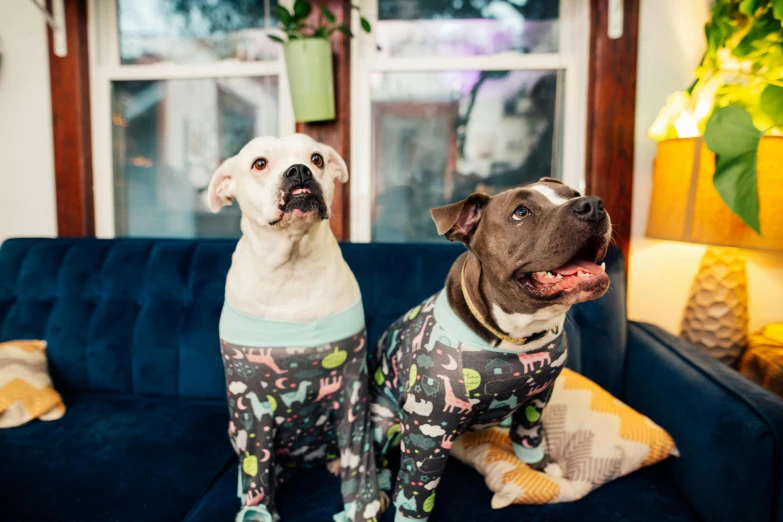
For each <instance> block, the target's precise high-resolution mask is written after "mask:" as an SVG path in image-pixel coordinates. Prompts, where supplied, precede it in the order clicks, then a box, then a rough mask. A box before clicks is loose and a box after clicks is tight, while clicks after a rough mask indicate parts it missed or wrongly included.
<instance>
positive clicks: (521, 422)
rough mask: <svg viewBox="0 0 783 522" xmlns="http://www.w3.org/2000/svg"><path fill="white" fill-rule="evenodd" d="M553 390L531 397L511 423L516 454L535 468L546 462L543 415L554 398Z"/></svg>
mask: <svg viewBox="0 0 783 522" xmlns="http://www.w3.org/2000/svg"><path fill="white" fill-rule="evenodd" d="M553 388H554V387H553V386H549V388H547V389H546V390H544V391H542V392H541V393H539V394H538V395H534V396H533V397H530V398H529V399H528V400H527V401H526V402H525V403H524V404H522V406H520V407H519V408H518V409H517V410H516V411H515V412H514V415H513V417H512V421H511V431H510V436H511V442H512V447H513V448H514V454H515V455H516V456H517V458H518V459H519V460H521V461H522V462H524V463H526V464H530V465H533V466H534V467H537V466H536V465H537V464H540V463H542V462H544V457H545V456H546V455H545V452H544V448H543V446H542V444H541V442H542V441H543V439H544V435H543V426H542V425H541V414H542V412H543V411H544V408H545V407H546V405H547V403H548V402H549V398H550V397H551V396H552V389H553Z"/></svg>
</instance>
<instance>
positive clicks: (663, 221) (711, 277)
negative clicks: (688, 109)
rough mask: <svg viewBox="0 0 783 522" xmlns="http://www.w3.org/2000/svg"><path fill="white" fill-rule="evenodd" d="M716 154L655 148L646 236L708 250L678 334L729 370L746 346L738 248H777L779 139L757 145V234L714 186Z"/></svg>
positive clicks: (781, 225) (694, 143)
mask: <svg viewBox="0 0 783 522" xmlns="http://www.w3.org/2000/svg"><path fill="white" fill-rule="evenodd" d="M714 173H715V155H714V154H713V153H712V152H710V150H709V149H708V148H707V146H706V144H705V143H704V140H703V139H702V138H682V139H672V140H664V141H661V142H659V143H658V155H657V157H656V159H655V164H654V169H653V190H652V200H651V204H650V214H649V219H648V221H647V236H648V237H651V238H656V239H668V240H673V241H685V242H689V243H701V244H706V245H710V248H708V249H707V251H706V253H705V254H704V257H703V258H702V260H701V263H700V266H699V271H698V274H697V275H696V278H695V279H694V281H693V284H692V286H691V290H690V295H689V298H688V302H687V305H686V307H685V312H684V315H683V320H682V329H681V333H680V335H681V336H682V337H684V338H685V339H687V340H689V341H691V342H692V343H694V344H698V345H701V346H702V348H703V349H704V350H705V351H706V352H708V353H709V354H710V355H712V356H713V357H716V358H718V359H720V360H722V361H724V362H726V363H728V364H734V363H735V362H736V361H737V359H738V358H739V357H740V355H741V354H742V351H743V350H744V349H745V346H746V345H747V325H748V313H747V310H748V308H747V276H746V270H745V266H746V262H745V255H744V252H743V251H742V250H741V249H742V248H753V249H768V250H781V249H783V209H782V208H781V206H783V137H765V138H763V139H762V140H761V143H760V145H759V149H758V160H757V189H758V197H759V221H760V224H761V234H762V235H761V236H759V235H757V234H756V233H755V231H753V230H752V229H751V228H750V227H749V226H747V225H746V224H745V223H743V222H742V220H740V219H739V218H738V217H737V216H736V215H734V214H733V213H732V212H731V210H729V208H728V207H727V206H726V204H725V203H724V202H723V200H722V199H721V197H720V195H719V194H718V191H717V190H716V189H715V186H714V185H713V181H712V178H713V175H714Z"/></svg>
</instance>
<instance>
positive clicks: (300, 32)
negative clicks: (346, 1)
mask: <svg viewBox="0 0 783 522" xmlns="http://www.w3.org/2000/svg"><path fill="white" fill-rule="evenodd" d="M351 9H356V10H357V11H359V6H356V5H351ZM318 10H319V11H320V15H319V16H318V25H315V26H311V25H308V23H307V18H308V17H309V16H310V13H312V11H313V5H312V4H311V3H310V2H308V1H307V0H296V1H295V2H294V9H293V11H289V10H288V9H286V8H285V7H283V6H282V5H278V6H277V11H276V14H277V20H278V23H279V26H280V29H282V30H283V32H284V33H285V35H286V36H287V37H288V40H287V41H291V40H302V39H304V38H328V37H330V36H331V35H332V34H333V33H334V32H335V31H340V32H341V33H343V34H345V35H346V36H348V37H349V38H352V37H353V33H352V32H351V28H350V24H342V25H341V24H338V23H337V17H336V16H335V14H334V13H333V12H332V11H330V10H329V9H327V8H326V7H324V6H322V5H319V6H318ZM360 22H361V26H362V29H363V30H364V31H365V32H367V33H369V32H370V31H371V30H372V27H371V26H370V22H369V21H368V20H367V19H366V18H364V17H363V16H360ZM268 36H269V38H271V39H272V40H274V41H275V42H278V43H281V44H284V43H286V40H285V39H283V38H281V37H279V36H276V35H273V34H270V35H268Z"/></svg>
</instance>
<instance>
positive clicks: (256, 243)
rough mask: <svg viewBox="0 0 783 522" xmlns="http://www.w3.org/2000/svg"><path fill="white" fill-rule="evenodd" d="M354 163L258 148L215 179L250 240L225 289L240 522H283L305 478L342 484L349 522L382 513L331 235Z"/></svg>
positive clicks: (351, 303) (349, 286) (225, 350)
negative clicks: (338, 191)
mask: <svg viewBox="0 0 783 522" xmlns="http://www.w3.org/2000/svg"><path fill="white" fill-rule="evenodd" d="M347 178H348V172H347V169H346V166H345V162H344V161H343V160H342V158H341V157H340V156H339V155H338V154H337V153H336V152H335V151H334V150H333V149H332V148H331V147H328V146H326V145H324V144H321V143H317V142H315V141H313V140H312V139H310V138H309V137H307V136H304V135H302V134H296V135H293V136H288V137H285V138H282V139H278V138H273V137H263V138H256V139H254V140H252V141H251V142H249V143H248V144H247V145H245V147H243V148H242V150H241V151H240V152H239V153H238V154H237V155H236V156H234V157H232V158H229V159H228V160H226V161H225V162H224V163H223V164H222V165H221V166H220V167H219V168H218V170H217V171H216V172H215V174H214V175H213V177H212V181H211V182H210V185H209V188H208V191H207V197H208V200H209V201H208V202H209V207H210V209H211V210H212V211H213V212H218V211H219V210H220V209H221V208H222V207H223V206H225V205H230V204H232V203H233V201H234V200H235V199H236V200H237V202H238V203H239V206H240V209H241V210H242V218H241V222H240V224H241V225H240V226H241V229H242V237H241V238H240V240H239V242H238V243H237V247H236V250H235V251H234V254H233V257H232V264H231V268H230V270H229V273H228V276H227V279H226V299H225V302H224V305H223V311H222V313H221V316H220V329H219V330H220V341H221V353H222V357H223V364H224V369H225V373H226V388H227V395H228V405H229V412H230V416H231V418H230V421H229V429H228V431H229V438H230V440H231V443H232V445H233V447H234V450H235V451H236V452H237V455H238V456H239V480H238V496H239V497H240V498H241V507H240V510H239V512H238V514H237V516H236V519H235V520H236V522H273V521H276V520H279V518H280V517H279V515H278V513H277V510H276V508H275V490H276V488H277V486H278V485H279V483H281V482H283V481H285V480H286V479H287V477H288V476H289V473H290V472H291V471H292V470H293V469H295V468H297V467H310V466H320V465H324V464H327V465H328V467H329V469H330V471H332V472H333V473H335V474H339V476H340V478H341V482H342V486H341V493H342V499H343V506H344V509H343V511H341V512H340V513H338V514H336V515H335V520H336V521H338V522H343V521H347V522H354V521H371V520H377V516H378V515H379V513H380V511H381V504H380V500H379V494H378V486H377V473H376V468H375V459H374V456H373V451H372V439H371V428H370V425H369V414H368V405H369V392H368V389H367V363H366V350H367V347H366V335H365V329H364V310H363V308H362V302H361V295H360V292H359V285H358V284H357V282H356V278H355V277H354V276H353V273H352V272H351V270H350V269H349V268H348V265H347V264H346V263H345V260H344V259H343V257H342V254H341V252H340V248H339V246H338V244H337V240H336V239H335V237H334V235H333V234H332V232H331V228H330V227H329V208H330V207H331V203H332V197H333V194H334V184H335V182H337V181H340V182H345V181H347Z"/></svg>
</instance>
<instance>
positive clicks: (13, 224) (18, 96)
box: [0, 0, 57, 241]
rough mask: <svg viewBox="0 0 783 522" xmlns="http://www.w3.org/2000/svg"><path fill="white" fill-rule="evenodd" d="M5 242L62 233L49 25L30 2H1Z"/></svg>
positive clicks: (1, 221)
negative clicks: (57, 203)
mask: <svg viewBox="0 0 783 522" xmlns="http://www.w3.org/2000/svg"><path fill="white" fill-rule="evenodd" d="M0 39H2V53H3V61H2V65H0V241H2V240H4V239H5V238H8V237H13V236H53V235H56V233H57V215H56V211H55V197H54V157H53V156H54V152H53V148H52V109H51V99H50V93H49V57H48V51H47V43H46V42H47V35H46V24H45V22H44V20H43V17H42V16H41V14H40V13H39V11H38V10H37V9H36V7H35V6H34V5H33V4H32V3H31V2H30V1H29V0H2V1H0Z"/></svg>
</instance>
